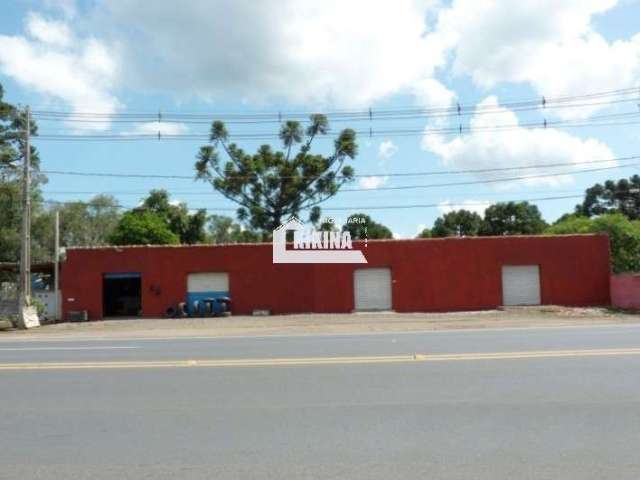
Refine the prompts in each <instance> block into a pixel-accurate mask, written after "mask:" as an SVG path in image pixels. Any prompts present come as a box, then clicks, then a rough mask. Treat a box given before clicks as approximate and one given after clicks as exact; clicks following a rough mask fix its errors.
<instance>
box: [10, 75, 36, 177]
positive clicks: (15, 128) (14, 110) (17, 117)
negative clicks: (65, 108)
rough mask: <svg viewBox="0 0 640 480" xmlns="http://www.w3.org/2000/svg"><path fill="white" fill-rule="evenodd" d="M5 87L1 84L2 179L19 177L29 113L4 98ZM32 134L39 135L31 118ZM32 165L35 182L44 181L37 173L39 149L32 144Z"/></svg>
mask: <svg viewBox="0 0 640 480" xmlns="http://www.w3.org/2000/svg"><path fill="white" fill-rule="evenodd" d="M3 97H4V88H3V87H2V84H0V181H4V180H7V179H9V178H16V177H19V176H20V175H21V173H22V170H21V168H20V164H21V162H22V159H23V156H24V152H25V149H26V144H25V142H26V136H25V131H26V129H27V115H26V112H25V111H23V110H21V109H19V108H18V107H16V106H14V105H11V104H9V103H6V102H5V101H4V100H3ZM30 127H31V128H30V130H31V135H37V133H38V127H37V125H36V122H35V121H33V119H32V120H31V124H30ZM30 150H31V166H32V168H33V170H34V173H35V175H34V179H33V180H34V182H39V181H42V179H41V178H39V176H38V175H37V172H38V170H39V166H40V157H39V155H38V150H37V149H36V148H35V147H34V146H33V144H31V148H30Z"/></svg>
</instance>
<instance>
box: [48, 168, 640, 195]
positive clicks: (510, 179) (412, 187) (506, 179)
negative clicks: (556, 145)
mask: <svg viewBox="0 0 640 480" xmlns="http://www.w3.org/2000/svg"><path fill="white" fill-rule="evenodd" d="M638 165H640V163H631V164H625V165H614V166H610V167H599V168H590V169H582V170H570V171H563V172H554V173H541V174H534V175H518V176H513V177H503V178H490V179H485V180H470V181H463V182H448V183H432V184H422V185H401V186H391V187H383V186H380V187H375V188H343V189H340V190H339V193H343V192H376V191H388V190H415V189H426V188H442V187H459V186H464V185H482V184H489V183H502V182H517V181H523V180H530V179H537V178H549V177H557V176H563V175H576V174H580V173H592V172H601V171H605V170H615V169H621V168H629V167H634V166H638ZM47 193H48V194H60V195H62V194H65V195H72V194H78V195H81V194H83V195H86V194H91V193H96V192H78V191H64V192H47ZM103 193H104V192H103ZM145 193H146V192H137V193H134V192H127V193H119V194H121V195H122V194H140V195H144V194H145ZM214 193H215V192H211V194H214ZM112 194H118V193H117V192H112ZM198 194H200V193H198ZM184 195H190V194H189V193H185V194H184Z"/></svg>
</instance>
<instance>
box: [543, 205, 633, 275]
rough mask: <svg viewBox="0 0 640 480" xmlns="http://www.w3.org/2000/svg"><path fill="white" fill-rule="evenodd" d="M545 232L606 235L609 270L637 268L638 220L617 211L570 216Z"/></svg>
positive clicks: (619, 270)
mask: <svg viewBox="0 0 640 480" xmlns="http://www.w3.org/2000/svg"><path fill="white" fill-rule="evenodd" d="M546 233H550V234H556V235H561V234H569V233H606V234H607V235H608V236H609V244H610V247H611V267H612V269H613V271H614V272H616V273H621V272H638V271H640V220H634V221H631V220H629V219H628V218H627V217H626V216H624V215H622V214H621V213H613V214H605V215H601V216H599V217H595V218H589V217H585V216H581V215H571V216H566V217H564V218H563V219H562V220H560V221H558V222H556V223H555V224H553V225H552V226H550V227H549V228H547V230H546Z"/></svg>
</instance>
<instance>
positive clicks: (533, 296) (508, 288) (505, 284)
mask: <svg viewBox="0 0 640 480" xmlns="http://www.w3.org/2000/svg"><path fill="white" fill-rule="evenodd" d="M502 301H503V305H507V306H508V305H540V268H539V267H538V265H505V266H503V267H502Z"/></svg>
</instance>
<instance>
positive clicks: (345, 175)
mask: <svg viewBox="0 0 640 480" xmlns="http://www.w3.org/2000/svg"><path fill="white" fill-rule="evenodd" d="M328 131H329V123H328V121H327V118H326V117H325V116H324V115H319V114H317V115H311V117H310V119H309V126H308V127H307V129H306V130H305V129H303V127H302V125H301V124H300V123H299V122H296V121H287V122H285V124H284V125H282V127H281V129H280V135H279V136H280V140H281V141H282V144H283V150H281V151H280V150H277V151H276V150H273V149H272V148H271V146H269V145H262V146H261V147H260V148H259V149H258V151H257V152H256V153H255V154H253V155H251V154H248V153H246V152H245V151H244V150H242V149H241V148H240V147H238V146H237V145H236V144H235V143H229V134H228V132H227V129H226V127H225V125H224V123H223V122H220V121H214V122H213V123H212V125H211V136H210V140H211V145H205V146H203V147H201V148H200V151H199V153H198V155H197V161H196V164H195V169H196V174H197V178H199V179H202V180H205V181H208V182H209V183H211V185H212V186H213V187H214V188H215V189H216V190H217V191H218V192H220V193H222V195H224V196H225V197H226V198H228V199H229V200H231V201H233V202H235V203H236V204H238V205H239V208H238V211H237V216H238V219H239V220H240V221H241V222H248V224H249V225H250V227H251V228H252V229H254V230H259V231H262V232H263V234H265V235H266V236H269V235H270V234H271V231H272V230H274V229H275V228H276V227H278V226H279V225H280V224H281V223H282V221H283V220H286V219H287V218H289V217H290V216H292V215H296V216H299V213H300V211H302V210H305V209H311V214H310V216H309V219H310V220H311V221H312V222H314V223H315V222H317V221H318V219H319V218H320V215H321V212H320V208H319V206H318V205H319V204H321V203H322V202H324V201H325V200H327V199H329V198H331V197H333V196H334V195H335V194H336V193H338V191H339V190H340V187H342V186H343V185H344V184H345V183H347V182H349V181H351V180H352V179H353V175H354V170H353V168H352V167H351V166H349V165H345V162H346V161H347V160H349V159H353V158H355V156H356V155H357V153H358V146H357V144H356V134H355V132H354V131H353V130H351V129H344V130H342V131H341V132H340V133H339V135H338V137H337V139H336V140H335V141H334V144H333V151H332V153H331V154H330V155H328V156H325V155H321V154H312V153H311V146H312V144H313V141H314V140H315V139H316V138H317V137H318V136H320V135H325V134H327V132H328ZM297 145H300V148H299V150H298V151H297V153H294V148H295V147H296V146H297ZM219 149H222V151H224V153H225V154H226V156H227V157H228V161H227V162H226V163H222V162H221V161H220V159H219V153H218V150H219ZM313 207H317V208H313Z"/></svg>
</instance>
